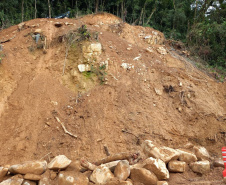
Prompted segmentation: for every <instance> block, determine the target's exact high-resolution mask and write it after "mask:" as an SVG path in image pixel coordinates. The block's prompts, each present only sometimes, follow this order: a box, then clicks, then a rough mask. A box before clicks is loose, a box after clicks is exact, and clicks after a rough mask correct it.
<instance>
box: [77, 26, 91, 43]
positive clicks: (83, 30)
mask: <svg viewBox="0 0 226 185" xmlns="http://www.w3.org/2000/svg"><path fill="white" fill-rule="evenodd" d="M78 34H79V35H80V40H89V39H90V38H91V34H90V32H89V31H88V30H87V27H86V25H82V26H81V27H80V28H79V29H78Z"/></svg>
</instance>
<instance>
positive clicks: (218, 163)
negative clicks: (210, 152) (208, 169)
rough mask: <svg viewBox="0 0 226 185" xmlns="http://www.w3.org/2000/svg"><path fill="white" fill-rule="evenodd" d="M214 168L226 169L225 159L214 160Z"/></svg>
mask: <svg viewBox="0 0 226 185" xmlns="http://www.w3.org/2000/svg"><path fill="white" fill-rule="evenodd" d="M213 166H214V167H222V168H224V161H223V159H221V158H217V159H214V161H213Z"/></svg>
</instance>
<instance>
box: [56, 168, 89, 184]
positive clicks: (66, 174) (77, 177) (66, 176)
mask: <svg viewBox="0 0 226 185" xmlns="http://www.w3.org/2000/svg"><path fill="white" fill-rule="evenodd" d="M88 182H89V179H88V178H87V177H86V176H85V175H84V174H82V173H80V172H74V171H63V172H60V173H59V175H58V184H59V185H74V184H82V185H86V184H87V185H88Z"/></svg>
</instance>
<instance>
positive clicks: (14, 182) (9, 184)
mask: <svg viewBox="0 0 226 185" xmlns="http://www.w3.org/2000/svg"><path fill="white" fill-rule="evenodd" d="M23 180H24V179H21V178H18V179H13V178H10V179H7V180H4V181H2V182H1V183H0V185H22V183H23Z"/></svg>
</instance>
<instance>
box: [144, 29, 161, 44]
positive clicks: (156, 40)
mask: <svg viewBox="0 0 226 185" xmlns="http://www.w3.org/2000/svg"><path fill="white" fill-rule="evenodd" d="M144 40H145V42H147V43H148V44H150V45H154V44H162V43H163V42H164V40H165V39H164V37H162V36H161V35H160V34H159V32H157V31H152V34H151V35H147V36H145V37H144Z"/></svg>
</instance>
